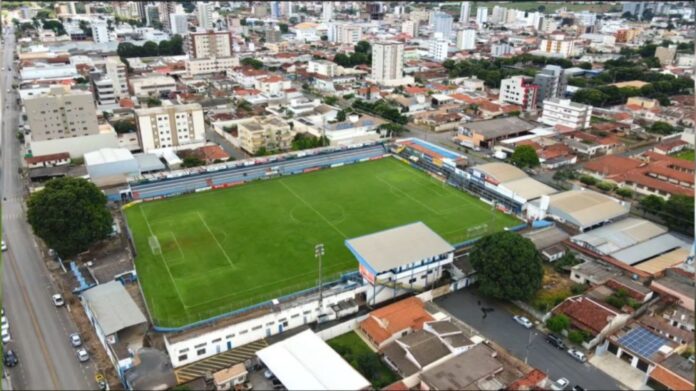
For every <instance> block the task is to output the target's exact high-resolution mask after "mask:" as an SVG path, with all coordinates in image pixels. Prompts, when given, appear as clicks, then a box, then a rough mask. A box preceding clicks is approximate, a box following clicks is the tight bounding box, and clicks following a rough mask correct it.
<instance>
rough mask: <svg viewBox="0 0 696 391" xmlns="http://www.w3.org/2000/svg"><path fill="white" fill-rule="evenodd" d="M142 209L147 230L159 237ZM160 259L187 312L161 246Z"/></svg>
mask: <svg viewBox="0 0 696 391" xmlns="http://www.w3.org/2000/svg"><path fill="white" fill-rule="evenodd" d="M139 209H140V214H141V215H143V219H145V224H147V229H148V230H149V231H150V235H152V236H154V237H157V235H155V233H154V232H152V227H151V226H150V221H149V220H148V219H147V216H145V212H143V208H142V207H141V208H139ZM159 255H160V258H162V263H163V264H164V268H165V269H167V274H169V279H170V280H172V284H173V285H174V291H175V292H176V295H177V296H178V297H179V301H180V302H181V305H182V306H183V307H184V311H186V312H188V311H187V309H186V308H187V307H186V303H184V299H183V298H182V297H181V292H179V287H178V286H177V285H176V280H174V276H173V275H172V271H171V270H169V265H167V259H166V258H165V257H164V254H162V251H161V246H160V254H159Z"/></svg>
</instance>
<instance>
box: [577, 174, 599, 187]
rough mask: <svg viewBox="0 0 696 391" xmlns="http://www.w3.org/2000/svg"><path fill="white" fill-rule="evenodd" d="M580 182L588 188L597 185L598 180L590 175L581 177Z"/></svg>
mask: <svg viewBox="0 0 696 391" xmlns="http://www.w3.org/2000/svg"><path fill="white" fill-rule="evenodd" d="M580 182H582V183H584V184H586V185H587V186H593V185H596V184H597V179H596V178H595V177H591V176H589V175H583V176H581V177H580Z"/></svg>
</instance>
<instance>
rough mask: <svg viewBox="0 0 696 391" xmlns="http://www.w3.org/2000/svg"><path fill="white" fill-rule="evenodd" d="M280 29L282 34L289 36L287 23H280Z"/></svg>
mask: <svg viewBox="0 0 696 391" xmlns="http://www.w3.org/2000/svg"><path fill="white" fill-rule="evenodd" d="M278 27H279V28H280V33H281V34H287V33H288V31H289V28H288V25H287V24H285V23H280V24H278Z"/></svg>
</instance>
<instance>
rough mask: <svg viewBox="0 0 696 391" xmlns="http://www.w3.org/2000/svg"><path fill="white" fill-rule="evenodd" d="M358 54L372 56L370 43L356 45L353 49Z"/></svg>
mask: <svg viewBox="0 0 696 391" xmlns="http://www.w3.org/2000/svg"><path fill="white" fill-rule="evenodd" d="M353 49H354V50H355V52H356V53H365V54H370V53H372V48H371V46H370V43H369V42H367V41H358V43H357V44H355V47H354V48H353Z"/></svg>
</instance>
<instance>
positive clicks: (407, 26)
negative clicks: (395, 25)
mask: <svg viewBox="0 0 696 391" xmlns="http://www.w3.org/2000/svg"><path fill="white" fill-rule="evenodd" d="M401 32H402V33H405V34H408V35H410V36H411V37H413V38H415V37H417V36H418V23H417V22H414V21H412V20H405V21H404V22H403V23H401Z"/></svg>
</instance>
